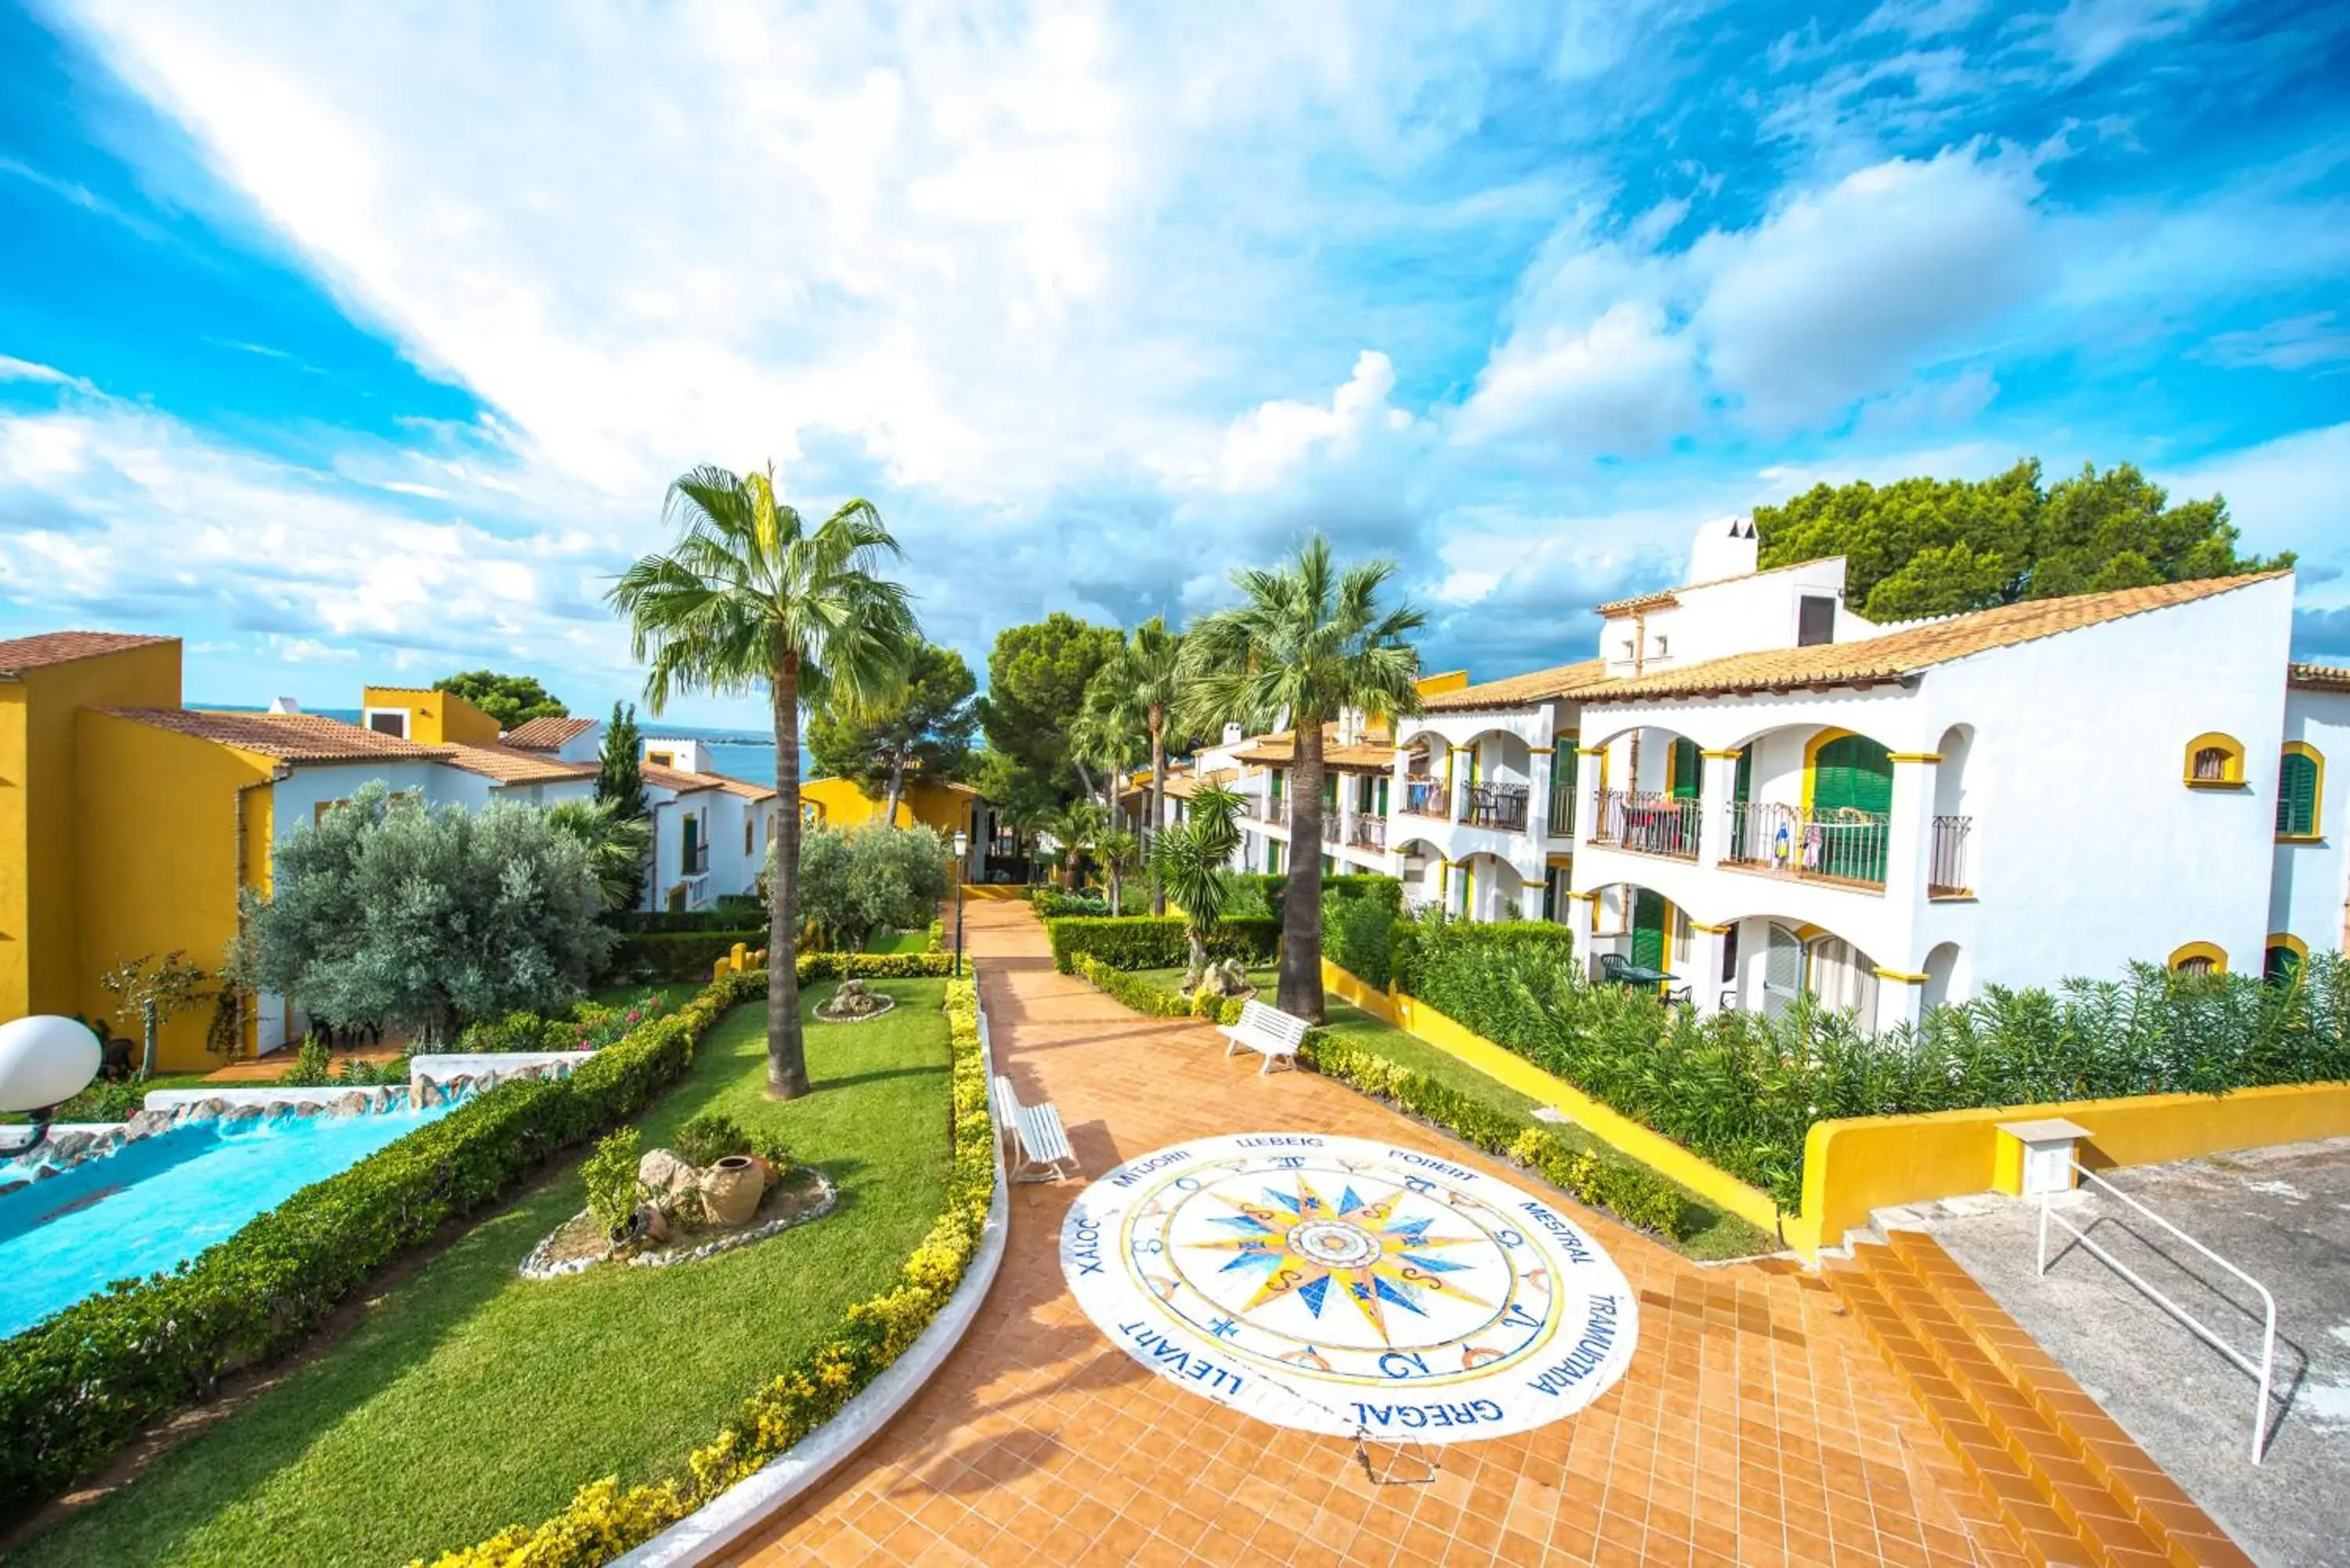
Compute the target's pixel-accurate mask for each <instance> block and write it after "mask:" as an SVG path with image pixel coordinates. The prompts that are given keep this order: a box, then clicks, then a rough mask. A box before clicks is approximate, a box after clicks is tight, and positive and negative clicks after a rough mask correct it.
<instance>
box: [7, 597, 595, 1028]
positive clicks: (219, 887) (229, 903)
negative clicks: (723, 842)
mask: <svg viewBox="0 0 2350 1568" xmlns="http://www.w3.org/2000/svg"><path fill="white" fill-rule="evenodd" d="M180 651H181V650H180V643H179V640H178V639H174V638H160V637H132V636H124V635H118V634H114V633H100V632H55V633H49V634H47V635H43V636H38V637H26V638H17V639H11V640H0V1020H5V1019H12V1018H21V1017H23V1016H25V1015H26V1014H27V1013H36V1012H53V1013H79V1014H81V1015H83V1016H85V1017H92V1018H106V1019H108V1020H109V1021H110V1022H111V1023H112V1025H113V1027H114V1029H115V1030H116V1031H117V1032H118V1033H122V1034H126V1035H133V1036H135V1035H136V1034H137V1033H138V1021H137V1020H135V1019H130V1018H125V1017H121V1016H120V1015H119V1012H120V1003H119V1002H117V1001H116V999H115V998H114V997H112V996H110V995H109V994H108V993H107V992H106V991H105V989H104V988H103V987H102V986H101V985H99V975H100V974H102V973H104V972H105V971H108V970H109V969H112V968H114V967H115V966H117V965H119V964H121V963H123V962H124V961H128V960H130V959H134V958H139V957H141V956H150V957H157V958H160V957H161V956H162V955H163V954H166V953H169V952H172V951H174V950H177V951H179V952H182V953H184V954H185V955H186V958H187V961H189V962H191V963H194V964H197V965H200V966H202V967H203V968H204V969H207V970H214V969H217V968H218V967H219V965H220V963H221V961H222V960H223V958H224V956H225V954H226V952H227V950H228V947H229V944H230V942H231V941H232V940H234V937H235V935H236V927H237V904H238V898H239V896H240V895H241V894H242V893H243V892H244V890H245V889H247V888H252V889H254V890H255V891H257V892H259V893H262V894H264V895H266V893H267V892H268V889H269V875H270V864H271V846H272V845H273V844H274V843H275V842H276V840H277V839H278V838H280V837H281V836H284V835H286V834H287V833H290V832H291V831H293V829H294V827H295V826H297V825H299V824H303V823H308V822H315V821H316V820H317V818H318V816H320V815H323V814H324V813H325V812H326V810H327V809H328V807H330V806H332V805H335V804H336V803H337V802H338V801H341V800H344V799H348V797H349V796H350V794H352V793H353V792H354V791H356V790H357V789H359V787H360V786H361V785H363V784H368V783H369V782H370V781H373V780H378V779H380V780H382V781H383V782H384V783H386V784H389V785H390V787H391V788H393V789H395V790H413V791H415V792H417V793H419V794H421V795H422V796H423V797H424V798H426V799H428V800H432V801H435V802H441V801H453V802H461V803H463V804H467V805H478V804H480V803H482V802H485V801H487V800H488V799H490V798H493V797H494V796H504V797H506V798H520V799H526V800H533V801H538V802H545V801H547V800H551V799H554V798H558V797H561V796H565V795H570V794H592V793H593V790H594V781H595V769H594V767H593V766H592V765H583V764H576V763H564V762H561V761H558V760H556V759H553V758H549V757H545V756H540V755H536V754H534V753H527V752H522V751H517V750H515V749H513V748H509V747H504V746H502V745H500V744H498V732H497V725H496V723H495V722H494V721H493V720H491V719H490V718H489V716H488V715H487V714H484V713H483V712H482V711H480V710H479V709H477V708H475V707H473V705H472V704H471V703H469V702H467V701H464V700H463V698H460V697H456V696H453V695H452V694H450V693H447V692H441V691H430V692H427V691H403V690H400V689H398V688H389V687H383V688H379V687H370V688H369V689H368V691H367V696H366V709H367V718H368V721H369V722H368V723H367V724H365V725H363V726H362V725H357V724H348V723H344V722H341V721H340V720H336V719H328V718H323V717H320V716H318V715H316V714H308V713H301V712H293V711H288V712H268V713H243V712H211V711H199V710H193V709H188V708H184V707H182V705H181V671H180ZM293 1022H295V1020H293V1019H292V1018H291V1017H290V1016H289V1013H288V1010H287V1007H286V1002H285V1000H284V999H283V998H278V997H264V998H260V999H258V1000H257V1001H255V1002H254V1003H253V1004H252V1005H250V1006H247V1007H246V1008H244V1016H243V1018H242V1019H241V1020H240V1021H239V1027H238V1033H239V1034H240V1035H241V1037H242V1042H243V1045H244V1049H245V1050H246V1051H254V1050H268V1049H272V1048H274V1047H276V1046H277V1045H280V1044H285V1043H286V1039H287V1035H288V1033H289V1025H290V1024H291V1023H293ZM211 1024H212V1009H211V1008H210V1007H209V1006H206V1005H199V1006H197V1007H194V1008H191V1009H189V1010H187V1011H185V1012H182V1013H181V1014H179V1015H178V1016H176V1017H173V1018H172V1019H171V1020H169V1021H168V1022H167V1023H166V1024H165V1026H164V1029H163V1031H162V1034H161V1040H160V1042H159V1045H158V1054H157V1064H158V1065H159V1066H160V1067H161V1068H162V1069H164V1070H167V1071H190V1070H197V1069H202V1068H205V1067H208V1066H212V1065H213V1064H215V1058H213V1056H212V1055H211V1054H209V1053H208V1052H207V1050H206V1048H205V1040H206V1036H207V1034H208V1033H209V1031H210V1028H211Z"/></svg>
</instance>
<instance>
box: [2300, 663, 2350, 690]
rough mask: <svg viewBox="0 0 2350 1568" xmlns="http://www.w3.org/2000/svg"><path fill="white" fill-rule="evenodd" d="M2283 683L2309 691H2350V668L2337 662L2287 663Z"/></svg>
mask: <svg viewBox="0 0 2350 1568" xmlns="http://www.w3.org/2000/svg"><path fill="white" fill-rule="evenodd" d="M2285 683H2286V684H2287V685H2290V686H2299V687H2301V688H2303V689H2304V690H2306V691H2350V670H2345V669H2343V668H2342V667H2341V666H2340V665H2337V664H2294V665H2289V666H2287V667H2286V670H2285Z"/></svg>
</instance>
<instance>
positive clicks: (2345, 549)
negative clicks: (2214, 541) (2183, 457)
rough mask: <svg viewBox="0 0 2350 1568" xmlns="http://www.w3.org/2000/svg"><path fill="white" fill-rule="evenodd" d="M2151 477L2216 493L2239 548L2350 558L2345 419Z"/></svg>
mask: <svg viewBox="0 0 2350 1568" xmlns="http://www.w3.org/2000/svg"><path fill="white" fill-rule="evenodd" d="M2149 472H2150V473H2151V475H2152V477H2153V478H2155V479H2156V480H2158V481H2159V482H2160V483H2163V484H2164V485H2166V486H2168V488H2169V490H2170V493H2171V494H2172V496H2173V497H2174V498H2176V497H2181V496H2205V495H2210V494H2213V493H2219V494H2221V495H2224V496H2226V497H2227V498H2228V514H2229V516H2230V517H2231V518H2232V519H2234V521H2235V524H2236V526H2237V527H2238V528H2239V529H2240V530H2241V531H2242V533H2243V535H2244V545H2245V547H2246V548H2247V549H2250V550H2252V551H2256V552H2259V553H2262V554H2267V553H2270V552H2272V551H2277V550H2295V551H2299V552H2300V553H2301V555H2302V556H2303V559H2304V560H2305V561H2307V562H2310V563H2312V564H2314V563H2318V562H2332V563H2335V564H2338V565H2350V492H2345V489H2344V488H2343V483H2342V477H2343V475H2345V474H2350V423H2343V424H2335V425H2325V426H2321V427H2319V428H2318V429H2315V430H2305V431H2295V432H2294V433H2293V434H2292V435H2287V436H2279V437H2278V438H2277V439H2276V440H2274V441H2262V442H2261V443H2259V444H2258V445H2255V446H2251V447H2245V448H2241V449H2240V450H2238V451H2235V452H2221V453H2218V454H2216V455H2213V456H2210V457H2204V458H2199V459H2197V460H2195V461H2193V462H2184V463H2179V464H2175V465H2171V464H2157V465H2152V466H2150V468H2149Z"/></svg>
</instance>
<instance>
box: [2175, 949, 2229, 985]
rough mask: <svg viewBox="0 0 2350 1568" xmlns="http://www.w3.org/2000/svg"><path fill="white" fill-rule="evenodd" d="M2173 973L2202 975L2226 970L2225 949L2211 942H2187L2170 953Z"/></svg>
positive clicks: (2223, 972)
mask: <svg viewBox="0 0 2350 1568" xmlns="http://www.w3.org/2000/svg"><path fill="white" fill-rule="evenodd" d="M2168 967H2169V970H2170V972H2171V973H2173V974H2178V975H2187V976H2189V977H2202V976H2209V975H2215V974H2225V973H2227V972H2228V954H2227V950H2225V949H2223V948H2221V947H2220V946H2219V945H2217V944H2216V943H2212V942H2189V943H2188V944H2187V945H2186V946H2185V947H2182V948H2180V949H2179V950H2177V951H2176V952H2174V953H2172V954H2171V955H2170V962H2169V966H2168Z"/></svg>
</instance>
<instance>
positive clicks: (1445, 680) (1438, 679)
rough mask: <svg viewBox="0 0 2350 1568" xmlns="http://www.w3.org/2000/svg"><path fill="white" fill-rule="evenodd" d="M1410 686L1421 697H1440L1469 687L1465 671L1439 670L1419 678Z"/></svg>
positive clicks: (1467, 675) (1467, 673) (1467, 674)
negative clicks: (1416, 690)
mask: <svg viewBox="0 0 2350 1568" xmlns="http://www.w3.org/2000/svg"><path fill="white" fill-rule="evenodd" d="M1412 685H1414V686H1415V687H1417V688H1419V694H1420V695H1421V696H1423V697H1441V696H1443V695H1444V694H1445V693H1446V692H1447V691H1463V690H1465V689H1466V688H1467V687H1468V685H1469V672H1468V671H1467V670H1440V671H1438V672H1437V673H1436V674H1434V675H1423V676H1421V677H1420V678H1419V680H1415V681H1413V682H1412Z"/></svg>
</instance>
